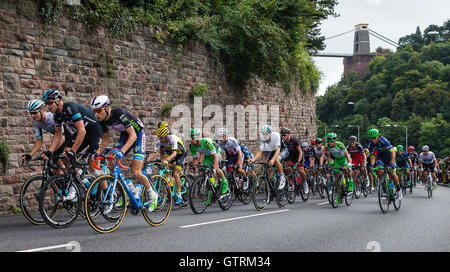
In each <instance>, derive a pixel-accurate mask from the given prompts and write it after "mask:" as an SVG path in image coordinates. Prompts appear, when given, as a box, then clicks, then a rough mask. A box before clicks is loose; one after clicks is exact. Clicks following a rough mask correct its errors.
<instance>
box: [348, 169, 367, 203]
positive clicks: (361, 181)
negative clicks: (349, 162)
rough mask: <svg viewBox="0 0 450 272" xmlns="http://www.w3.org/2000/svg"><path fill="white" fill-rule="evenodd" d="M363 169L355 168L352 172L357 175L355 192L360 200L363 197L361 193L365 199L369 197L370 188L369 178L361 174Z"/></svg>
mask: <svg viewBox="0 0 450 272" xmlns="http://www.w3.org/2000/svg"><path fill="white" fill-rule="evenodd" d="M361 167H362V166H353V168H352V170H353V171H356V172H357V174H356V175H355V180H354V181H355V186H354V188H355V189H354V192H355V198H356V199H359V198H360V197H361V193H362V194H363V196H364V197H367V195H368V190H370V188H368V186H367V176H365V175H363V174H362V173H361Z"/></svg>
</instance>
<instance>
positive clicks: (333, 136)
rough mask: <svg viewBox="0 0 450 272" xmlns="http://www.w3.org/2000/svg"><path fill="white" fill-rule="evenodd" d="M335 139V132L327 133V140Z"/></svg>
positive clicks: (332, 140)
mask: <svg viewBox="0 0 450 272" xmlns="http://www.w3.org/2000/svg"><path fill="white" fill-rule="evenodd" d="M336 139H337V134H336V133H333V132H331V133H328V134H327V142H334V141H336Z"/></svg>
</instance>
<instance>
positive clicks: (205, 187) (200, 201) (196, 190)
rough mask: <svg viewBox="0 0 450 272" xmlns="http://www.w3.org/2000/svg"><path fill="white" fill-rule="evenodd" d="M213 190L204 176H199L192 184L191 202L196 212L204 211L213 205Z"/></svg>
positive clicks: (192, 208)
mask: <svg viewBox="0 0 450 272" xmlns="http://www.w3.org/2000/svg"><path fill="white" fill-rule="evenodd" d="M212 197H213V191H212V189H211V187H210V184H209V183H208V181H207V179H206V178H205V177H204V176H198V177H197V178H196V179H195V180H194V182H193V183H192V185H191V190H190V194H189V204H190V206H191V210H192V211H193V212H194V213H195V214H201V213H204V212H205V210H206V209H207V208H208V206H209V205H211V201H212Z"/></svg>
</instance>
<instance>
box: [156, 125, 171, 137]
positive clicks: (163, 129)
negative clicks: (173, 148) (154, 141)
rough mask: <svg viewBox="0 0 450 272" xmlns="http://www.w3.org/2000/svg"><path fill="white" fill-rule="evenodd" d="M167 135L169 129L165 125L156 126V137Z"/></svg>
mask: <svg viewBox="0 0 450 272" xmlns="http://www.w3.org/2000/svg"><path fill="white" fill-rule="evenodd" d="M167 135H169V129H168V128H166V127H160V128H158V130H157V131H156V136H158V137H164V136H167Z"/></svg>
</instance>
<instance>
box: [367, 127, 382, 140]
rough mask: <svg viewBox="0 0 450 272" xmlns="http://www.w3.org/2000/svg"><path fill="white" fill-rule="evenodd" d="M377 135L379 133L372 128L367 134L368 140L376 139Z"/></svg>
mask: <svg viewBox="0 0 450 272" xmlns="http://www.w3.org/2000/svg"><path fill="white" fill-rule="evenodd" d="M378 135H380V132H379V131H378V129H376V128H372V129H371V130H369V131H368V132H367V136H368V137H369V138H376V137H377V136H378Z"/></svg>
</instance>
